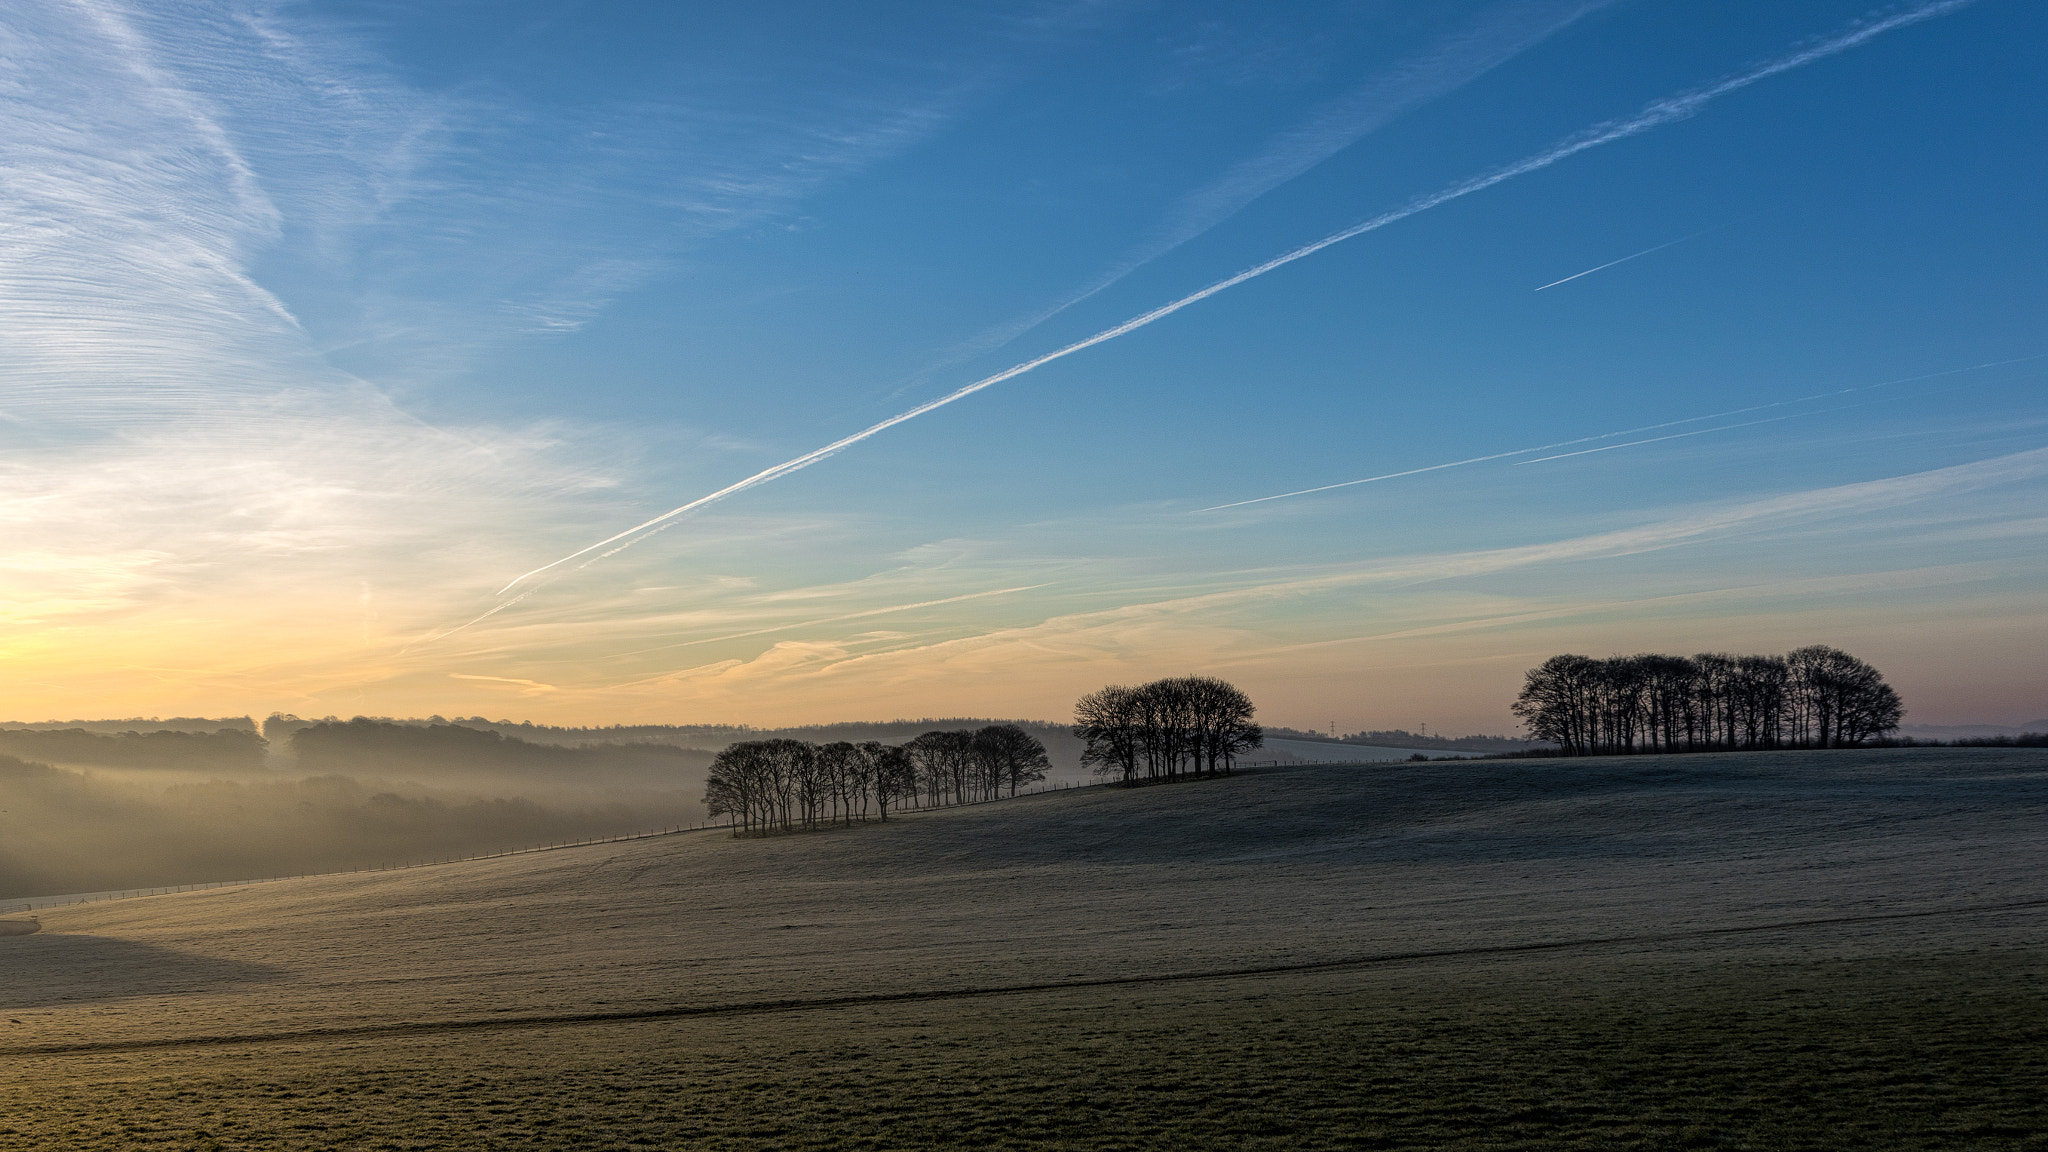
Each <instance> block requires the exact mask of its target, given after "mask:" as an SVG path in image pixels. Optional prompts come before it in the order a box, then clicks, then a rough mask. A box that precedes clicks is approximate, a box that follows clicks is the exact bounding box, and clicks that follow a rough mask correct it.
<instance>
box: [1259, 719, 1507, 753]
mask: <svg viewBox="0 0 2048 1152" xmlns="http://www.w3.org/2000/svg"><path fill="white" fill-rule="evenodd" d="M1266 735H1267V736H1268V737H1269V738H1272V737H1277V738H1281V739H1287V740H1315V741H1320V742H1322V743H1324V744H1356V745H1359V746H1361V747H1365V748H1441V749H1443V750H1444V751H1446V752H1519V751H1521V750H1523V749H1525V748H1532V747H1535V746H1536V745H1537V743H1538V742H1537V741H1534V740H1527V739H1523V738H1521V737H1518V736H1485V735H1480V734H1477V733H1474V734H1473V735H1470V736H1425V735H1422V734H1420V733H1417V732H1410V731H1408V730H1407V729H1406V728H1374V729H1370V730H1367V731H1363V732H1350V733H1346V734H1345V735H1342V736H1331V735H1328V734H1326V733H1322V732H1308V731H1304V730H1302V729H1300V728H1283V727H1281V726H1279V725H1273V724H1269V725H1267V726H1266Z"/></svg>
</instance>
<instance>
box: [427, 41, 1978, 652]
mask: <svg viewBox="0 0 2048 1152" xmlns="http://www.w3.org/2000/svg"><path fill="white" fill-rule="evenodd" d="M1975 2H1976V0H1934V2H1933V3H1925V4H1918V5H1915V6H1913V7H1911V8H1909V9H1906V10H1905V11H1903V12H1894V13H1892V14H1891V15H1888V16H1881V17H1877V16H1873V17H1865V18H1864V19H1863V20H1861V21H1858V22H1857V23H1855V24H1853V25H1851V26H1850V27H1849V28H1848V29H1847V30H1846V31H1843V32H1839V33H1836V34H1835V35H1834V36H1832V37H1829V38H1828V39H1825V40H1822V41H1820V42H1819V43H1817V44H1814V45H1813V46H1812V47H1809V48H1804V49H1801V50H1799V51H1797V52H1793V53H1791V54H1789V55H1785V56H1781V57H1778V58H1777V59H1775V60H1770V61H1767V62H1765V63H1763V64H1759V65H1757V66H1756V67H1754V68H1751V69H1750V70H1748V71H1746V72H1741V73H1738V74H1736V75H1733V76H1729V77H1726V78H1724V79H1721V80H1718V81H1716V82H1714V83H1713V84H1709V85H1707V86H1706V87H1704V88H1697V89H1694V90H1692V91H1690V92H1685V93H1681V94H1679V95H1677V96H1670V97H1666V98H1664V99H1662V100H1657V101H1654V102H1652V103H1651V104H1649V105H1648V106H1646V107H1645V108H1644V109H1643V110H1642V111H1640V112H1638V113H1636V114H1635V115H1634V116H1630V117H1627V118H1625V119H1621V120H1610V121H1607V122H1605V123H1602V124H1596V125H1594V126H1593V127H1591V128H1588V129H1586V130H1584V131H1582V132H1580V133H1578V134H1576V135H1573V136H1570V137H1567V138H1566V139H1565V140H1563V141H1562V142H1560V143H1558V144H1556V145H1553V146H1552V147H1550V148H1547V149H1545V150H1544V151H1541V152H1538V153H1536V154H1534V155H1532V156H1528V157H1525V158H1524V159H1521V160H1518V161H1516V162H1514V163H1512V164H1509V165H1506V166H1505V167H1501V168H1496V169H1494V170H1493V171H1491V172H1487V173H1485V174H1483V175H1479V176H1475V177H1472V178H1470V179H1467V180H1464V181H1461V182H1459V183H1456V184H1453V185H1450V186H1449V187H1447V188H1444V189H1442V190H1440V191H1437V192H1433V193H1431V194H1429V195H1427V196H1423V197H1421V198H1419V199H1415V200H1411V201H1409V202H1408V203H1407V204H1405V205H1403V206H1402V207H1399V208H1396V209H1394V210H1392V211H1390V212H1385V213H1382V214H1381V215H1378V216H1375V217H1373V218H1371V219H1369V220H1366V221H1364V222H1363V223H1360V224H1354V225H1352V226H1351V227H1349V228H1345V229H1342V230H1340V231H1337V232H1332V233H1331V234H1329V235H1328V236H1325V237H1323V238H1322V239H1320V240H1316V241H1314V242H1312V243H1308V244H1304V245H1302V246H1301V247H1299V248H1295V249H1293V250H1292V251H1289V252H1285V253H1282V254H1281V255H1279V256H1275V257H1273V258H1272V259H1270V260H1267V261H1265V262H1264V263H1262V264H1255V265H1253V266H1252V267H1250V268H1247V269H1245V270H1244V271H1242V272H1239V273H1237V274H1236V275H1234V276H1230V277H1227V278H1225V279H1222V280H1218V281H1217V282H1215V283H1214V284H1211V285H1209V286H1208V287H1206V288H1203V289H1200V290H1199V291H1195V292H1191V293H1189V294H1188V295H1186V296H1183V297H1181V298H1180V299H1178V300H1175V301H1173V302H1171V303H1168V304H1162V305H1160V306H1159V307H1157V308H1154V309H1152V310H1151V311H1150V312H1146V313H1143V314H1141V315H1138V316H1134V317H1132V318H1131V319H1129V320H1126V321H1124V322H1123V323H1121V324H1118V325H1116V326H1115V327H1113V328H1105V329H1103V330H1102V331H1100V332H1097V333H1096V334H1095V335H1093V336H1090V337H1088V338H1087V339H1085V340H1077V341H1075V342H1074V343H1072V344H1069V345H1067V346H1066V347H1064V348H1059V349H1056V350H1054V351H1051V352H1048V353H1046V354H1045V355H1043V356H1039V357H1037V358H1035V359H1031V360H1026V361H1024V362H1023V363H1021V364H1018V365H1015V366H1013V367H1010V368H1005V369H1004V370H1002V371H1001V372H998V373H996V374H995V375H993V376H985V377H983V378H982V379H980V380H976V381H975V382H974V383H972V384H968V385H966V386H965V387H961V388H956V389H954V390H953V391H951V392H948V393H946V394H945V395H944V396H941V397H939V398H938V399H936V400H928V401H926V402H925V403H923V404H919V405H918V406H917V407H915V408H912V409H909V410H908V411H905V412H901V413H898V414H897V415H895V416H891V417H889V418H888V419H887V420H883V421H881V422H880V423H878V424H872V425H869V426H868V427H866V428H863V429H862V430H860V431H859V432H855V433H854V434H852V435H851V436H845V437H842V438H840V439H838V440H834V441H833V442H832V443H830V444H827V445H825V446H824V447H823V448H819V449H816V450H815V451H811V452H806V453H805V454H803V455H802V456H798V457H796V458H794V459H792V460H785V461H783V462H782V463H780V464H777V465H775V466H774V467H772V468H767V469H763V470H762V471H760V472H756V473H755V474H753V475H752V476H749V477H747V478H746V479H744V480H741V481H739V482H738V483H735V484H728V485H726V486H725V487H723V488H720V489H719V490H718V491H716V492H713V493H711V494H710V495H708V496H703V497H699V498H698V499H696V500H692V501H690V502H689V503H688V504H684V505H682V506H681V507H678V508H673V509H670V510H669V511H667V512H664V513H662V514H661V515H659V516H656V517H654V518H652V519H650V520H644V521H642V522H640V523H639V524H636V525H634V526H633V527H631V528H628V529H626V530H625V531H623V532H619V533H617V534H615V535H612V536H608V537H606V538H604V539H603V540H600V541H598V542H597V543H595V544H592V545H590V546H589V547H587V548H580V549H578V550H576V551H574V552H571V553H569V554H568V555H567V556H564V557H562V558H561V559H559V560H555V561H552V562H550V563H547V564H543V565H541V566H540V567H538V568H535V569H533V570H532V571H530V572H525V573H522V574H521V575H519V576H517V577H514V578H513V579H512V580H511V581H510V582H508V583H507V584H506V585H505V586H504V587H503V588H500V589H499V590H498V593H497V594H498V595H500V596H503V595H504V594H505V593H507V592H510V591H511V590H512V589H513V588H514V587H517V586H518V585H519V584H521V583H523V582H525V581H527V580H530V579H532V578H533V577H535V576H539V575H540V574H542V573H544V572H549V571H552V570H554V569H556V568H560V567H561V566H562V565H564V564H568V563H570V562H572V561H575V560H579V559H582V558H583V557H586V556H590V557H591V560H593V561H594V560H599V559H603V558H604V557H605V556H610V555H613V554H615V553H617V552H619V551H621V550H622V549H625V548H629V547H631V546H632V545H634V544H637V543H639V542H640V541H641V540H643V539H645V538H646V537H647V536H649V535H652V534H653V533H656V532H660V531H662V530H663V529H665V528H667V527H669V526H670V525H672V524H673V523H675V522H676V520H677V519H678V518H680V517H683V516H687V515H689V514H690V513H692V512H695V511H696V510H697V509H699V508H703V507H706V506H707V505H711V504H715V503H717V502H719V501H721V500H723V499H725V498H726V497H728V496H733V495H737V494H738V493H741V492H744V491H746V490H747V489H749V488H753V487H756V486H758V485H761V484H766V483H768V482H769V481H771V480H777V479H780V478H781V477H784V476H787V475H789V474H790V473H792V472H797V471H801V470H802V469H805V468H808V467H810V466H811V465H813V464H816V463H817V462H818V461H820V460H824V459H826V458H828V457H831V456H835V455H837V454H838V453H840V452H842V451H844V450H846V449H847V448H851V447H852V446H853V445H855V444H858V443H860V442H861V441H863V440H866V439H868V438H869V437H871V436H874V435H877V434H879V433H881V432H885V431H887V430H888V429H890V428H894V427H895V426H896V425H898V424H901V423H903V422H905V421H907V420H915V419H916V418H918V417H919V416H922V415H924V414H925V413H927V412H930V411H932V410H933V409H936V408H943V407H945V406H946V405H948V404H951V403H953V402H954V401H956V400H963V399H965V398H967V397H969V396H972V395H974V394H975V393H976V392H979V391H981V390H982V389H984V388H991V387H994V386H995V385H997V384H1001V383H1002V382H1004V381H1006V380H1012V379H1015V378H1016V377H1018V376H1022V375H1023V374H1025V373H1026V372H1030V371H1033V370H1034V369H1037V368H1042V367H1044V366H1045V365H1047V364H1050V363H1052V362H1053V361H1055V360H1061V359H1065V358H1066V357H1068V356H1072V355H1073V354H1074V353H1076V352H1080V351H1083V350H1085V349H1088V348H1093V347H1095V346H1096V345H1097V344H1102V343H1105V342H1107V341H1110V340H1114V339H1116V338H1117V337H1119V336H1122V335H1125V334H1126V333H1130V332H1135V331H1137V330H1138V329H1140V328H1143V327H1145V326H1146V325H1148V324H1151V323H1153V322H1155V321H1158V320H1163V319H1165V318H1166V317H1168V316H1171V315H1173V314H1174V313H1175V312H1178V311H1180V310H1181V309H1183V308H1186V307H1188V306H1189V305H1192V304H1198V303H1200V302H1201V301H1204V300H1207V299H1208V298H1209V297H1211V296H1214V295H1216V294H1217V293H1219V292H1223V291H1227V290H1228V289H1231V288H1235V287H1237V286H1238V285H1239V284H1242V283H1244V282H1245V281H1247V280H1253V279H1257V278H1258V277H1260V276H1264V275H1265V274H1266V273H1268V272H1271V271H1273V270H1274V269H1275V268H1279V267H1282V266H1284V265H1287V264H1292V263H1294V262H1295V261H1296V260H1301V259H1303V258H1305V257H1308V256H1312V255H1314V254H1315V253H1317V252H1320V251H1322V250H1323V249H1325V248H1328V247H1330V246H1331V245H1333V244H1341V243H1343V242H1344V241H1346V240H1349V239H1351V238H1352V237H1354V236H1362V235H1364V234H1365V233H1367V232H1374V231H1377V230H1379V229H1381V228H1385V227H1386V226H1387V225H1389V224H1394V223H1398V222H1400V221H1402V220H1406V219H1407V218H1409V217H1410V216H1414V215H1417V214H1419V213H1422V212H1427V211H1429V210H1430V209H1432V208H1435V207H1438V206H1439V205H1443V204H1448V203H1449V202H1451V201H1453V200H1458V199H1461V198H1463V197H1466V196H1470V195H1471V194H1472V193H1474V192H1481V191H1484V190H1486V189H1488V188H1491V187H1493V186H1494V185H1496V184H1500V183H1503V182H1505V181H1508V180H1512V179H1514V178H1515V177H1517V176H1524V175H1527V174H1529V173H1531V172H1535V171H1539V170H1541V169H1544V168H1548V167H1550V166H1551V165H1553V164H1556V163H1557V162H1558V161H1560V160H1564V159H1567V158H1569V157H1572V156H1576V155H1577V154H1579V153H1581V152H1584V151H1587V150H1588V149H1592V148H1598V147H1600V146H1601V145H1603V144H1610V143H1613V142H1614V141H1616V140H1623V139H1627V138H1629V137H1631V136H1638V135H1641V134H1642V133H1644V132H1648V131H1650V130H1651V129H1653V128H1657V127H1661V126H1662V125H1665V124H1669V123H1672V122H1673V121H1677V120H1684V119H1686V118H1688V117H1691V116H1693V115H1695V114H1697V113H1698V112H1699V111H1700V109H1702V108H1704V107H1706V106H1707V105H1708V104H1710V103H1712V102H1713V101H1714V100H1716V99H1718V98H1720V97H1722V96H1725V95H1727V94H1728V93H1730V92H1734V91H1737V90H1739V89H1743V88H1747V87H1749V86H1750V85H1752V84H1755V83H1757V82H1758V81H1760V80H1765V79H1768V78H1770V77H1772V76H1776V75H1778V74H1779V73H1781V72H1789V71H1791V70H1792V69H1794V68H1799V67H1802V66H1804V65H1807V64H1811V63H1813V62H1814V61H1816V60H1822V59H1826V58H1827V57H1829V56H1834V55H1836V54H1838V53H1841V52H1846V51H1848V50H1849V49H1851V48H1855V47H1858V46H1860V45H1862V44H1864V43H1865V42H1867V41H1869V40H1871V39H1874V38H1875V37H1877V36H1880V35H1883V34H1884V33H1886V32H1889V31H1891V30H1893V29H1895V28H1902V27H1905V26H1906V25H1909V24H1917V23H1919V22H1921V21H1923V20H1929V19H1932V18H1934V17H1936V16H1942V15H1946V14H1948V13H1950V12H1955V11H1958V10H1960V9H1963V8H1966V7H1968V6H1969V5H1971V4H1973V3H1975ZM614 545H616V547H614ZM606 549H609V551H606ZM592 553H598V555H595V556H592ZM590 562H591V561H585V563H590ZM521 598H523V595H522V597H521ZM514 603H517V600H516V599H515V600H513V601H508V602H506V603H503V604H499V605H498V606H496V607H494V608H492V609H491V610H490V611H489V612H485V613H484V614H483V615H481V616H478V617H477V618H476V619H475V620H472V621H470V622H469V623H468V624H463V625H461V626H459V627H458V628H456V629H453V630H451V632H453V631H460V630H461V629H462V628H467V627H470V626H471V625H473V624H476V623H478V622H480V621H482V620H484V619H485V618H487V617H489V616H492V615H495V614H496V613H498V612H500V611H502V610H503V609H505V608H509V607H511V605H512V604H514ZM451 632H444V633H441V634H440V635H441V636H446V635H449V634H451ZM436 638H437V639H438V638H439V637H436Z"/></svg>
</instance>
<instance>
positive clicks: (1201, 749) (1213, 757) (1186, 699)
mask: <svg viewBox="0 0 2048 1152" xmlns="http://www.w3.org/2000/svg"><path fill="white" fill-rule="evenodd" d="M1255 711H1256V709H1254V708H1253V707H1252V702H1251V698H1250V697H1248V696H1246V695H1245V694H1244V693H1243V692H1241V691H1239V690H1238V689H1237V688H1236V686H1234V685H1232V684H1229V683H1227V682H1225V681H1222V680H1218V679H1215V678H1214V677H1210V676H1176V677H1172V678H1170V679H1166V680H1154V681H1152V682H1151V683H1150V684H1140V685H1138V686H1136V687H1127V686H1125V685H1121V684H1112V685H1110V686H1109V687H1107V688H1103V689H1101V690H1099V691H1096V692H1090V693H1089V694H1088V695H1086V696H1083V697H1081V699H1080V701H1079V702H1078V703H1076V704H1075V705H1074V735H1076V736H1078V737H1080V738H1081V739H1082V740H1083V741H1084V742H1085V743H1086V744H1087V749H1086V750H1085V751H1084V752H1083V753H1082V754H1081V762H1082V763H1084V764H1092V765H1094V766H1095V774H1096V775H1097V776H1101V777H1105V778H1109V779H1113V780H1115V781H1116V782H1117V783H1120V784H1125V785H1131V784H1140V783H1147V782H1151V781H1162V780H1174V779H1179V778H1183V777H1200V776H1203V775H1209V776H1214V775H1216V774H1217V773H1218V772H1225V773H1227V772H1229V771H1230V767H1231V763H1232V761H1234V760H1235V759H1236V757H1237V756H1238V754H1239V753H1242V752H1248V751H1250V750H1251V749H1253V748H1257V747H1258V746H1259V745H1260V744H1261V743H1262V742H1263V741H1264V739H1265V734H1264V732H1263V731H1262V730H1261V729H1260V728H1259V726H1258V725H1257V724H1254V723H1253V722H1252V715H1253V713H1254V712H1255Z"/></svg>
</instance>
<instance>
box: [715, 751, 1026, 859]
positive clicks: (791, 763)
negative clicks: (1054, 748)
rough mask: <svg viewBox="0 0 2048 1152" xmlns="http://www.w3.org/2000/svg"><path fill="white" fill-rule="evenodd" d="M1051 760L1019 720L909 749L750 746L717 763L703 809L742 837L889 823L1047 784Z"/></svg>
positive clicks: (728, 753) (720, 756) (729, 753)
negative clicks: (895, 812) (917, 810)
mask: <svg viewBox="0 0 2048 1152" xmlns="http://www.w3.org/2000/svg"><path fill="white" fill-rule="evenodd" d="M1050 765H1051V760H1050V758H1049V757H1048V756H1047V755H1046V751H1045V745H1044V744H1042V743H1040V742H1039V740H1038V738H1037V737H1036V736H1033V735H1031V734H1030V733H1029V732H1026V731H1024V730H1023V729H1022V728H1019V727H1017V726H1016V725H1014V724H991V725H989V726H987V727H985V728H982V729H981V730H980V731H977V732H947V731H935V732H926V733H924V734H923V735H921V736H918V737H916V738H914V739H912V740H910V741H909V742H908V743H905V744H903V745H900V746H897V745H890V744H883V743H881V742H879V741H874V740H867V741H862V742H861V743H858V744H855V743H850V742H847V741H838V742H835V743H831V744H813V743H811V742H810V741H808V740H788V739H776V740H743V741H740V742H739V743H736V744H732V745H730V746H728V747H727V748H726V749H725V751H723V752H720V753H719V754H718V757H717V758H716V759H715V760H713V761H712V763H711V776H710V778H709V779H708V780H707V781H706V782H705V787H704V807H705V810H706V811H707V812H709V813H710V815H711V817H712V819H714V820H715V819H718V818H720V817H726V818H729V819H730V820H731V821H732V825H733V835H735V836H738V835H741V834H743V833H766V832H790V831H798V830H808V829H816V828H824V827H829V826H831V825H835V824H851V823H855V822H865V821H867V820H869V819H870V818H873V819H879V820H887V819H888V818H889V808H890V806H891V805H895V806H896V807H899V808H901V807H923V808H936V807H942V806H944V805H948V804H964V803H968V802H971V801H975V800H993V799H995V798H996V797H998V796H1002V795H1005V794H1008V795H1011V796H1014V795H1016V794H1017V791H1018V789H1020V788H1023V787H1025V786H1027V785H1030V784H1035V783H1037V782H1038V781H1040V780H1043V779H1045V774H1046V769H1047V768H1048V767H1050Z"/></svg>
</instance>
